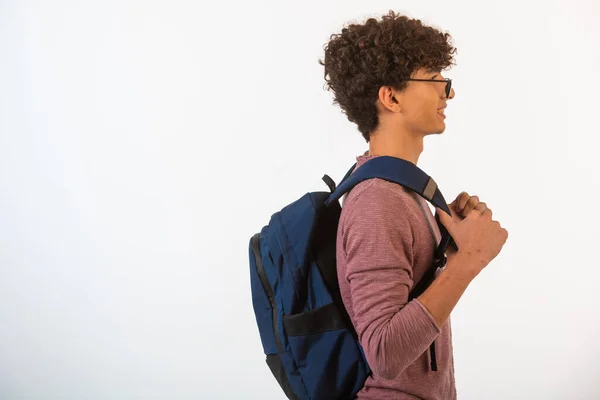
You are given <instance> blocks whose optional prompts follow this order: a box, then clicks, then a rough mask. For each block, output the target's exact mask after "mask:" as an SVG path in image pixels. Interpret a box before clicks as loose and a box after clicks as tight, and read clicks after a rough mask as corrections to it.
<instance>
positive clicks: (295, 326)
mask: <svg viewBox="0 0 600 400" xmlns="http://www.w3.org/2000/svg"><path fill="white" fill-rule="evenodd" d="M283 326H284V327H285V332H286V333H287V335H288V336H304V335H313V334H315V333H323V332H328V331H334V330H336V329H345V328H347V327H348V325H347V324H346V321H345V320H344V318H343V317H342V315H341V314H340V311H339V308H338V306H337V305H336V304H335V303H329V304H327V305H325V306H322V307H319V308H315V309H314V310H310V311H306V312H303V313H300V314H294V315H284V316H283Z"/></svg>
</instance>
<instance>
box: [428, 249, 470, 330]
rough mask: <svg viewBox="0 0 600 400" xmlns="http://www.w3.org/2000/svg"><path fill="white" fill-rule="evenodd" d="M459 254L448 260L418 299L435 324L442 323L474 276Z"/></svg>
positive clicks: (439, 324) (440, 324)
mask: <svg viewBox="0 0 600 400" xmlns="http://www.w3.org/2000/svg"><path fill="white" fill-rule="evenodd" d="M465 262H466V261H464V259H463V258H461V257H460V256H459V255H457V256H455V257H453V258H451V259H449V260H448V263H447V265H446V268H445V269H444V270H443V271H442V273H441V274H440V275H439V276H438V277H437V278H436V279H435V280H434V281H433V282H432V283H431V285H430V286H429V287H428V288H427V289H426V290H425V291H424V292H423V294H421V295H420V296H419V297H418V299H419V301H420V302H421V304H423V306H424V307H425V308H426V309H427V311H429V313H430V314H431V316H432V317H433V319H435V321H436V323H437V325H438V326H439V327H441V326H442V325H444V323H445V322H446V320H447V319H448V317H450V313H451V312H452V310H453V309H454V307H455V306H456V304H457V303H458V301H459V300H460V298H461V297H462V295H463V293H464V292H465V290H467V287H468V286H469V284H470V283H471V281H472V280H473V279H474V278H475V276H474V275H473V273H471V272H468V271H469V268H467V266H466V265H464V263H465Z"/></svg>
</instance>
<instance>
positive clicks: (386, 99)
mask: <svg viewBox="0 0 600 400" xmlns="http://www.w3.org/2000/svg"><path fill="white" fill-rule="evenodd" d="M403 98H404V95H403V93H400V92H398V91H397V90H395V89H393V88H392V87H390V86H382V87H380V88H379V93H378V100H379V103H381V105H382V106H383V107H384V108H385V109H387V110H389V111H391V112H402V103H401V102H402V100H403Z"/></svg>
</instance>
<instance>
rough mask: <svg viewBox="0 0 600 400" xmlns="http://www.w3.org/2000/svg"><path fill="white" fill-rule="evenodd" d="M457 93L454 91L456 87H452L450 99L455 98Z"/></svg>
mask: <svg viewBox="0 0 600 400" xmlns="http://www.w3.org/2000/svg"><path fill="white" fill-rule="evenodd" d="M455 95H456V93H455V92H454V88H452V89H450V96H449V97H448V99H449V100H451V99H453V98H454V96H455Z"/></svg>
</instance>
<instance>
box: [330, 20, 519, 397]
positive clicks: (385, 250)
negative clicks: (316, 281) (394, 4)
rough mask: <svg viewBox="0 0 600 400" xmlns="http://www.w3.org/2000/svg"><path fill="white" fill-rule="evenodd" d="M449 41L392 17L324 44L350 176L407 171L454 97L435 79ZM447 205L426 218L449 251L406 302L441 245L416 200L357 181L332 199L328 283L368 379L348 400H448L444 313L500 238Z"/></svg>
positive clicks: (464, 208)
mask: <svg viewBox="0 0 600 400" xmlns="http://www.w3.org/2000/svg"><path fill="white" fill-rule="evenodd" d="M449 39H450V36H449V35H448V34H443V33H441V32H439V31H437V30H436V29H434V28H432V27H428V26H424V25H422V23H421V22H420V21H419V20H414V19H409V18H407V17H405V16H400V15H397V14H395V13H394V12H390V13H389V14H388V15H385V16H383V18H382V19H381V20H375V19H369V20H367V21H366V22H365V23H364V24H352V25H349V26H348V27H346V28H344V29H343V30H342V32H341V33H339V34H336V35H333V36H332V37H331V40H330V41H329V43H328V44H327V46H326V48H325V58H324V61H322V62H321V64H322V65H324V67H325V78H326V81H327V83H328V86H329V88H330V89H331V90H332V91H333V93H334V95H335V102H336V103H337V104H339V105H340V107H341V109H342V110H343V112H344V113H345V114H346V115H347V116H348V119H349V120H350V121H352V122H354V123H356V124H357V126H358V129H359V131H360V132H361V133H362V135H363V136H364V138H365V140H366V141H367V142H368V143H369V151H368V152H367V153H365V154H364V155H361V156H359V157H357V168H360V166H361V165H363V164H364V163H365V162H366V161H367V160H368V159H370V158H373V157H378V156H383V155H386V156H393V157H398V158H402V159H404V160H408V161H410V162H412V163H414V164H417V162H418V159H419V155H420V154H421V152H422V151H423V139H424V137H425V136H427V135H431V134H441V133H442V132H444V130H445V122H444V120H445V118H446V117H445V115H444V110H445V108H446V106H447V105H448V101H449V100H451V99H453V98H454V96H455V92H454V89H452V88H451V83H450V81H449V80H445V79H444V76H443V74H442V71H443V70H444V69H446V68H447V67H448V66H450V65H451V64H452V61H453V60H452V54H453V53H454V52H455V49H454V48H453V47H452V46H451V45H450V44H449ZM449 206H450V209H451V210H452V214H453V215H452V216H450V215H448V214H446V213H444V212H443V211H441V210H438V212H439V213H440V220H441V222H442V223H443V224H444V226H445V227H446V228H447V229H448V231H449V233H450V234H451V235H452V237H453V239H454V240H455V242H456V244H457V246H458V248H459V251H458V252H456V251H454V250H451V249H448V251H447V252H446V255H447V257H448V261H447V263H446V266H445V267H444V268H443V269H440V270H438V271H437V274H436V279H435V280H434V281H433V283H432V284H431V285H430V286H429V288H428V289H427V290H426V291H425V292H424V293H423V294H421V295H420V296H419V297H417V298H414V299H410V297H409V293H410V291H411V289H412V288H413V286H414V285H415V284H416V283H417V282H418V281H419V280H420V279H421V277H422V276H423V275H424V273H425V271H426V270H427V269H428V268H429V267H430V266H431V265H432V263H433V262H434V259H433V257H434V250H435V249H436V247H437V245H438V243H439V241H440V238H441V235H440V231H439V228H438V226H437V223H436V221H435V217H434V215H433V214H432V212H431V210H430V209H429V207H428V205H427V202H426V200H424V199H423V198H422V197H420V196H419V195H417V194H415V193H414V192H412V191H410V190H408V189H405V188H403V187H402V186H400V185H397V184H394V183H390V182H387V181H384V180H379V179H372V180H368V181H365V182H362V183H360V184H359V185H357V186H356V187H355V188H354V189H353V190H352V191H351V192H350V193H349V194H348V195H347V196H346V198H345V199H344V203H343V208H342V215H341V218H340V223H339V228H338V238H337V263H338V279H339V283H340V290H341V293H342V298H343V301H344V305H345V307H346V309H347V311H348V314H349V316H350V318H351V320H352V323H353V324H354V327H355V329H356V331H357V333H358V338H359V341H360V343H361V344H362V346H363V348H364V350H365V355H366V358H367V361H368V362H369V365H370V367H371V369H372V374H371V376H370V377H369V378H368V379H367V381H366V383H365V386H364V388H363V389H362V390H361V392H360V393H359V394H358V398H359V399H378V400H385V399H417V398H418V399H440V400H441V399H444V400H447V399H456V397H457V394H456V387H455V381H454V364H453V355H452V333H451V326H450V319H449V316H450V312H451V311H452V309H453V308H454V307H455V305H456V304H457V302H458V300H459V299H460V297H461V296H462V294H463V292H464V291H465V290H466V288H467V286H468V285H469V283H470V282H471V281H472V280H473V279H474V278H475V277H476V276H477V275H478V274H479V272H480V271H481V270H482V269H483V268H484V267H485V266H486V265H488V264H489V263H490V261H491V260H492V259H493V258H495V257H496V256H497V255H498V253H499V252H500V250H501V248H502V246H503V245H504V243H505V242H506V240H507V237H508V232H507V231H506V230H505V229H503V228H502V227H501V226H500V224H499V223H498V222H496V221H493V220H492V212H491V210H490V209H489V208H487V206H486V204H485V203H483V202H480V201H479V199H478V198H477V196H473V197H471V196H469V195H468V194H467V193H465V192H463V193H461V195H459V196H458V198H457V199H456V200H455V201H454V202H452V203H451V204H450V205H449ZM434 342H435V348H434V350H435V351H430V350H429V349H430V346H431V344H432V343H434ZM432 357H435V362H434V363H433V364H434V365H435V364H437V369H436V368H435V367H434V368H432Z"/></svg>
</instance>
